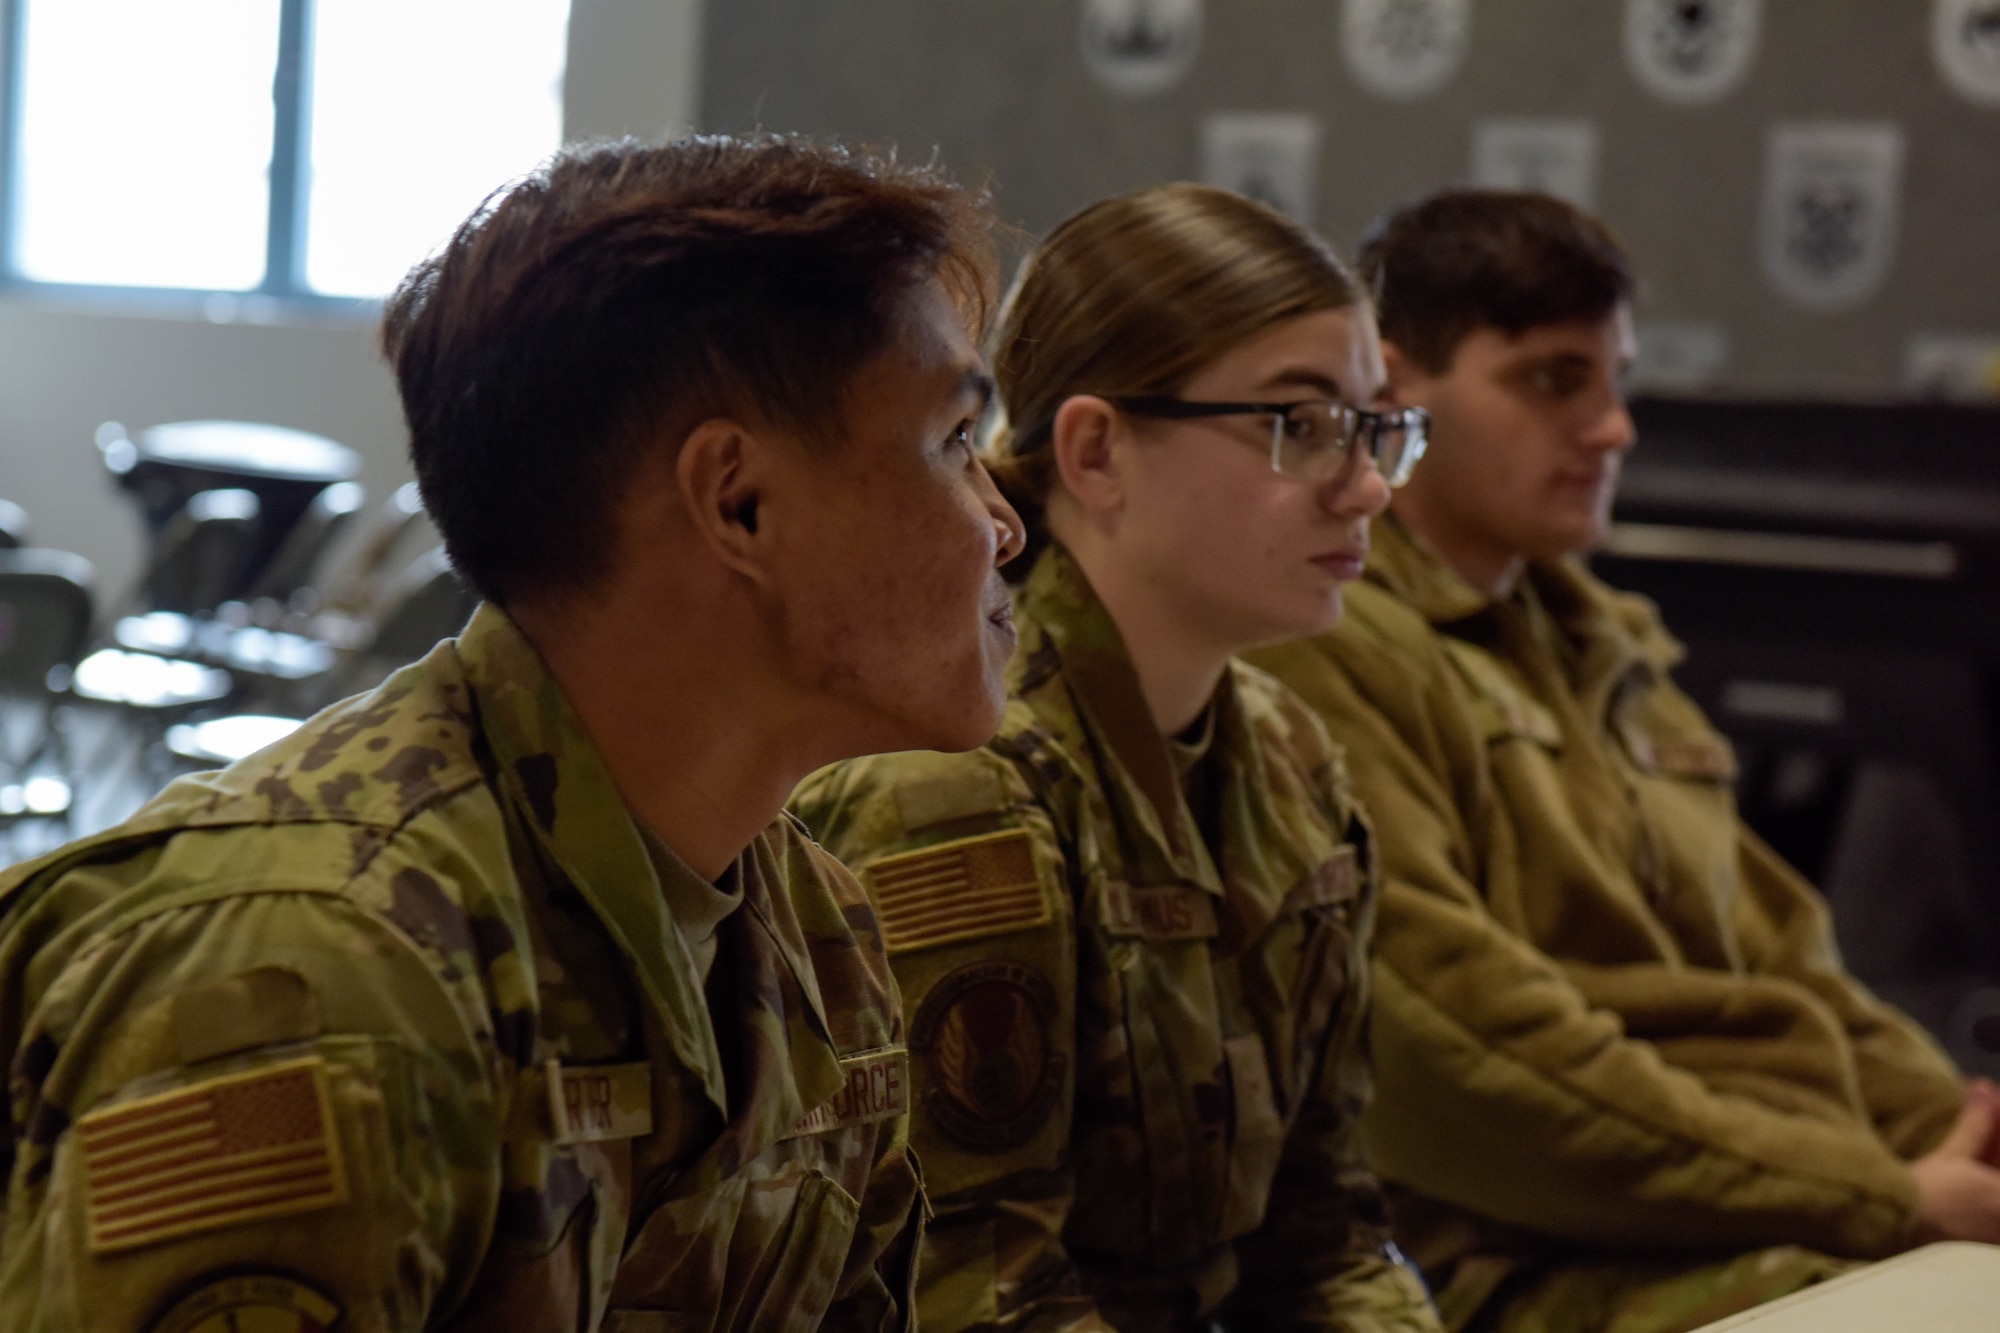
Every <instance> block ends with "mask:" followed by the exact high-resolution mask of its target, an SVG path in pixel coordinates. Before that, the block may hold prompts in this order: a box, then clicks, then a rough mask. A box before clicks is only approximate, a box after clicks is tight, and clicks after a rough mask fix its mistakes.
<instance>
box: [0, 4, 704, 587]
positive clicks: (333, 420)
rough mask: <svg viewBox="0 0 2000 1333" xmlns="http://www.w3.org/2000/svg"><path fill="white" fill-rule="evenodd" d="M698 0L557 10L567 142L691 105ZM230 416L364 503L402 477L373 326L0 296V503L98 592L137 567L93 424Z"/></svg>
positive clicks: (652, 129)
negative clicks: (281, 436) (357, 464)
mask: <svg viewBox="0 0 2000 1333" xmlns="http://www.w3.org/2000/svg"><path fill="white" fill-rule="evenodd" d="M701 18H702V0H572V11H571V19H570V52H569V73H568V77H567V79H566V82H565V90H564V105H563V112H564V130H565V134H566V136H567V137H569V138H572V139H576V138H590V137H596V136H601V135H614V134H626V133H630V134H637V135H641V136H645V137H655V136H658V135H661V134H663V133H665V132H667V131H669V130H670V129H674V128H679V127H685V126H686V125H688V124H689V123H691V122H692V120H693V118H694V109H695V107H696V106H697V104H698V96H699V89H698V83H697V80H698V77H699V73H700V53H701ZM201 417H233V418H242V419H247V420H253V421H269V422H275V423H277V424H279V425H285V426H292V427H296V428H298V429H300V430H309V431H313V432H316V433H318V434H322V435H327V436H330V437H332V438H333V439H336V440H339V441H341V442H342V443H344V444H348V445H351V446H353V447H354V448H355V449H357V450H358V451H360V453H361V456H362V460H363V461H362V474H361V480H362V482H363V484H364V485H366V486H367V488H368V492H369V496H370V500H371V503H373V502H375V501H377V500H379V499H380V498H382V497H384V496H386V495H387V494H388V493H389V492H390V491H391V490H392V489H394V488H395V487H396V486H397V485H399V484H401V483H402V482H404V481H406V480H408V479H409V464H408V462H407V461H406V459H405V457H404V436H403V423H402V416H401V413H400V410H399V409H398V407H397V404H396V395H395V386H394V384H393V383H392V381H391V380H390V377H389V374H388V370H387V368H386V367H385V366H384V365H383V364H382V361H381V358H380V357H379V355H378V354H377V352H376V350H375V330H374V325H373V321H372V319H370V318H367V317H365V316H355V317H351V318H347V319H331V318H327V317H318V318H314V319H310V320H303V321H281V322H279V323H275V324H267V325H257V324H245V323H233V324H215V323H210V322H209V321H207V320H205V319H202V318H198V317H197V318H165V317H160V316H157V315H148V314H140V313H132V312H124V311H116V310H106V309H102V308H88V307H82V306H78V305H76V304H74V303H72V304H70V305H68V306H66V307H65V306H63V305H52V304H50V303H49V302H47V301H38V300H36V299H34V298H32V297H28V296H20V295H13V296H9V297H6V298H5V299H0V497H4V498H6V499H9V500H12V501H14V502H15V503H16V504H19V505H22V506H23V507H25V508H26V509H27V511H28V514H29V517H30V520H31V522H32V524H33V533H32V536H33V540H34V541H35V542H36V543H37V544H39V545H44V546H57V547H63V548H66V549H69V550H73V551H79V552H81V553H82V554H84V555H85V556H87V557H89V558H90V560H91V561H92V562H93V563H94V564H96V566H97V570H98V582H99V588H100V591H102V592H104V593H107V594H108V593H115V592H117V591H120V590H122V589H123V588H124V586H125V585H126V583H127V582H128V581H129V580H130V579H131V578H132V577H133V574H134V572H135V571H136V568H137V561H138V557H139V552H140V531H139V522H138V516H137V511H136V509H135V508H134V507H133V506H132V505H131V504H130V502H129V501H127V500H126V499H124V498H123V497H122V496H121V495H120V494H119V493H118V492H116V491H115V490H114V489H113V488H112V484H111V481H110V478H109V477H108V476H107V475H106V473H105V471H104V468H103V464H102V463H101V462H100V461H99V457H98V452H97V449H96V447H95V445H94V444H93V443H92V440H93V437H94V434H95V432H96V430H97V427H98V424H99V423H100V422H104V421H122V422H124V423H125V424H126V426H128V427H130V428H132V429H135V430H136V429H138V428H140V427H143V426H149V425H152V424H154V423H156V422H161V421H181V420H189V419H194V418H201Z"/></svg>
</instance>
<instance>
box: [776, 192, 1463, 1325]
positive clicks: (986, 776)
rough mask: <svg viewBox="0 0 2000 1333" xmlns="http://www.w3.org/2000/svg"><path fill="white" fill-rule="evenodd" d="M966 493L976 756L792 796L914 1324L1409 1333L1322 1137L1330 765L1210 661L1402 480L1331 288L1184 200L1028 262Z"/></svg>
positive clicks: (1336, 961) (1388, 1267)
mask: <svg viewBox="0 0 2000 1333" xmlns="http://www.w3.org/2000/svg"><path fill="white" fill-rule="evenodd" d="M1000 323H1001V327H1000V328H999V330H998V333H997V335H996V345H995V349H994V354H993V362H994V369H995V374H996V378H997V380H998V386H999V395H1000V399H1001V403H1002V405H1003V407H1004V408H1005V412H1006V417H1007V420H1008V421H1009V422H1010V423H1011V429H1009V430H1006V431H1003V432H1002V434H1001V436H1000V438H999V439H998V440H997V441H996V442H995V443H994V446H993V448H992V450H991V451H990V453H991V466H992V467H993V470H994V473H995V477H996V479H997V480H999V481H1000V482H1001V485H1002V488H1003V490H1005V491H1007V492H1008V497H1009V499H1011V500H1012V501H1013V503H1014V505H1015V507H1016V508H1017V509H1018V510H1020V512H1021V514H1022V516H1023V518H1024V519H1026V520H1027V522H1028V526H1029V532H1030V549H1029V553H1028V554H1027V555H1026V556H1025V557H1024V558H1023V559H1021V560H1018V561H1016V562H1015V563H1014V565H1012V566H1010V569H1009V572H1010V574H1012V575H1014V576H1015V577H1017V578H1018V580H1019V581H1020V587H1019V591H1018V594H1017V599H1016V615H1017V617H1018V619H1019V622H1020V630H1019V632H1020V639H1019V643H1018V645H1017V647H1016V651H1015V655H1014V658H1013V661H1012V664H1011V666H1010V677H1009V688H1010V695H1011V703H1010V705H1009V708H1008V712H1007V715H1006V719H1005V721H1004V722H1003V724H1002V728H1001V731H1000V734H999V736H998V737H996V738H995V739H994V740H993V741H992V742H991V743H989V744H988V745H987V746H985V747H984V748H983V749H981V750H977V751H974V752H972V753H970V754H955V755H947V754H935V753H906V754H899V755H888V756H880V757H877V758H873V759H865V760H859V761H855V762H851V763H847V764H842V765H838V766H835V767H834V768H831V769H827V770H824V771H822V772H821V773H819V774H816V775H814V777H813V778H811V779H809V780H808V781H807V783H806V784H805V785H804V786H803V787H801V788H800V790H799V793H798V794H797V796H796V797H795V799H794V809H795V811H796V812H797V813H798V814H799V815H800V816H801V817H802V818H803V819H804V820H805V822H806V824H807V825H808V827H810V828H811V829H812V830H813V832H814V833H815V834H816V835H818V836H819V837H820V839H821V840H822V841H823V842H824V843H825V844H826V845H827V846H828V847H829V848H831V849H832V850H833V851H834V852H835V853H836V854H837V855H840V856H841V857H843V858H844V859H845V860H846V861H847V862H848V863H849V864H850V865H851V866H853V867H854V868H855V869H856V870H857V871H859V872H861V874H862V877H863V879H864V881H865V882H866V883H867V885H868V888H869V892H870V896H871V898H872V899H873V901H874V903H875V905H876V909H877V913H878V916H879V919H880V923H881V930H882V934H883V940H884V943H885V945H886V946H887V949H888V951H889V955H890V961H891V963H892V965H893V967H894V969H895V972H896V976H897V980H898V982H899V983H900V985H901V987H902V990H903V995H904V1000H905V1004H906V1006H907V1008H908V1012H909V1014H910V1042H909V1045H910V1058H909V1065H908V1079H907V1082H906V1083H904V1084H903V1085H902V1086H901V1087H898V1088H895V1089H888V1088H881V1089H877V1088H874V1087H872V1086H870V1087H867V1088H861V1087H850V1088H849V1091H848V1094H847V1095H848V1096H849V1097H850V1098H852V1099H855V1100H856V1101H857V1102H859V1101H861V1100H863V1099H872V1100H869V1104H870V1105H875V1104H877V1103H879V1104H880V1105H881V1106H882V1107H883V1108H885V1110H884V1113H885V1114H886V1113H888V1110H890V1109H894V1108H896V1107H900V1106H903V1105H907V1106H908V1107H909V1109H910V1114H911V1138H912V1142H913V1144H914V1145H915V1147H916V1149H917V1152H918V1155H919V1157H920V1159H921V1160H922V1161H923V1163H924V1168H925V1174H926V1178H927V1187H928V1191H929V1194H930V1197H931V1200H932V1202H933V1205H934V1207H935V1208H936V1210H937V1216H936V1221H935V1223H934V1224H933V1227H932V1229H931V1232H930V1234H929V1236H928V1237H927V1239H926V1243H925V1260H924V1263H923V1265H922V1269H921V1272H920V1274H919V1306H920V1313H921V1319H922V1322H923V1325H924V1327H925V1328H926V1329H947V1330H949V1329H967V1328H974V1327H981V1328H983V1327H986V1326H991V1325H1002V1326H1007V1327H1029V1326H1032V1327H1034V1328H1035V1329H1037V1330H1042V1329H1057V1328H1071V1327H1075V1328H1107V1327H1108V1328H1117V1329H1128V1330H1140V1329H1146V1330H1152V1329H1161V1330H1165V1329H1183V1328H1193V1327H1196V1326H1208V1325H1211V1324H1219V1325H1220V1326H1221V1327H1225V1328H1262V1327H1278V1326H1283V1327H1295V1328H1317V1329H1334V1328H1339V1329H1350V1330H1365V1331H1366V1333H1377V1331H1380V1333H1391V1331H1394V1333H1404V1331H1405V1330H1410V1331H1415V1330H1426V1331H1428V1330H1434V1329H1436V1328H1437V1324H1436V1320H1435V1316H1434V1315H1433V1313H1432V1311H1431V1308H1430V1305H1429V1303H1428V1301H1427V1299H1426V1298H1425V1295H1424V1292H1423V1289H1422V1287H1421V1285H1420V1284H1419V1282H1418V1281H1417V1279H1416V1278H1415V1276H1414V1275H1413V1274H1412V1273H1411V1272H1410V1271H1409V1270H1408V1269H1407V1268H1406V1267H1405V1266H1403V1265H1402V1264H1401V1263H1400V1262H1399V1258H1400V1257H1399V1256H1398V1255H1397V1254H1396V1253H1395V1250H1394V1248H1393V1246H1391V1245H1390V1243H1389V1241H1388V1231H1387V1219H1386V1216H1385V1210H1384V1206H1383V1203H1382V1198H1381V1194H1380V1192H1379V1189H1378V1187H1377V1185H1376V1182H1375V1180H1374V1178H1373V1177H1372V1176H1371V1175H1370V1173H1369V1171H1368V1169H1367V1167H1366V1166H1365V1164H1364V1163H1363V1162H1362V1161H1361V1158H1360V1156H1359V1152H1358V1149H1357V1146H1356V1142H1355V1134H1354V1126H1355V1120H1356V1117H1357V1115H1358V1113H1359V1111H1360V1110H1361V1107H1362V1105H1363V1104H1364V1103H1365V1101H1366V1099H1367V1096H1368V1089H1369V1071H1368V1068H1367V1060H1366V1048H1365V1043H1364V1035H1363V1034H1364V1031H1365V1019H1366V998H1367V972H1366V966H1367V964H1366V955H1367V942H1368V937H1369V933H1370V930H1371V926H1372V921H1373V912H1374V890H1373V885H1372V879H1371V874H1370V861H1369V854H1368V842H1367V834H1366V830H1365V828H1364V827H1363V826H1362V825H1361V823H1360V822H1359V821H1358V819H1357V818H1356V816H1355V813H1354V810H1353V808H1352V806H1351V804H1350V803H1349V800H1348V796H1347V792H1346V787H1345V779H1344V776H1343V770H1342V767H1341V762H1340V758H1339V755H1338V752H1337V751H1336V750H1335V749H1334V747H1333V746H1332V744H1331V743H1330V742H1329V740H1328V738H1327V736H1326V733H1325V732H1324V730H1323V729H1322V728H1321V726H1320V724H1319V723H1318V722H1317V721H1315V720H1314V719H1313V718H1312V716H1311V715H1310V714H1309V713H1308V712H1307V711H1306V710H1305V708H1304V707H1303V706H1302V705H1300V704H1299V703H1298V702H1297V701H1296V700H1295V699H1294V698H1293V697H1292V696H1291V695H1289V694H1288V693H1286V692H1285V691H1284V689H1283V688H1282V687H1280V686H1279V685H1277V684H1276V683H1275V682H1274V681H1273V680H1271V679H1270V678H1269V677H1267V676H1265V675H1263V674H1262V673H1261V672H1258V671H1256V670H1255V669H1253V668H1250V667H1247V666H1244V665H1242V664H1240V663H1238V662H1236V661H1235V660H1234V658H1233V656H1232V655H1233V654H1235V653H1236V652H1238V651H1239V650H1241V649H1244V648H1247V647H1250V646H1252V645H1254V644H1259V643H1265V642H1270V641H1274V640H1280V639H1285V638H1290V637H1294V636H1298V635H1305V634H1312V633H1316V632H1318V631H1320V630H1323V629H1326V628H1328V627H1329V626H1330V625H1332V623H1333V622H1334V620H1335V619H1336V618H1337V617H1338V616H1339V614H1340V608H1341V600H1340V599H1341V586H1342V585H1343V584H1344V583H1346V582H1348V581H1349V580H1351V579H1353V578H1355V577H1356V576H1358V575H1359V574H1360V573H1361V568H1362V557H1363V555H1364V553H1365V552H1366V550H1367V542H1368V520H1369V518H1370V517H1371V516H1373V515H1374V514H1377V513H1379V512H1380V511H1381V510H1382V508H1383V506H1384V505H1385V504H1386V503H1387V502H1388V498H1389V488H1390V486H1392V485H1394V484H1396V483H1397V482H1399V481H1401V480H1402V479H1403V478H1404V477H1406V476H1407V475H1408V472H1409V469H1410V468H1411V467H1412V466H1413V465H1414V464H1415V463H1416V460H1417V458H1418V456H1419V455H1420V454H1421V452H1422V448H1423V431H1424V424H1425V422H1424V418H1423V416H1422V414H1421V413H1416V412H1383V411H1376V410H1372V408H1371V404H1374V403H1375V402H1376V401H1377V398H1378V395H1379V394H1380V392H1381V388H1382V381H1383V370H1382V357H1381V351H1380V348H1379V345H1378V342H1377V338H1376V332H1375V324H1374V319H1373V316H1372V315H1371V313H1370V311H1369V308H1368V305H1367V303H1366V301H1365V300H1364V299H1363V297H1362V296H1361V294H1360V292H1359V291H1358V289H1357V288H1356V286H1355V284H1354V282H1353V280H1352V278H1350V276H1349V275H1348V273H1347V271H1346V270H1345V269H1344V268H1343V267H1342V266H1341V264H1340V262H1339V261H1338V260H1337V259H1336V258H1335V257H1334V255H1333V254H1332V253H1331V252H1330V251H1329V250H1328V249H1327V248H1326V247H1325V246H1324V245H1323V244H1322V243H1321V242H1320V241H1318V240H1317V239H1315V238H1314V237H1313V236H1312V235H1311V234H1309V233H1308V232H1306V231H1305V230H1303V229H1302V228H1300V227H1298V226H1296V225H1294V224H1293V223H1291V222H1289V221H1287V220H1286V219H1284V218H1283V217H1281V216H1280V215H1278V214H1277V213H1274V212H1272V211H1271V210H1269V209H1267V208H1265V207H1263V206H1262V205H1260V204H1256V203H1253V202H1251V201H1249V200H1247V199H1244V198H1242V197H1240V196H1237V195H1233V194H1230V193H1227V192H1225V191H1221V190H1215V189H1210V188H1207V187H1202V186H1194V185H1174V186H1166V187H1161V188H1157V189H1150V190H1143V191H1139V192H1137V193H1134V194H1128V195H1124V196H1121V197H1118V198H1115V199H1110V200H1107V201H1105V202H1102V203H1099V204H1096V205H1093V206H1092V207H1090V208H1087V209H1085V210H1084V211H1083V212H1081V213H1079V214H1077V215H1076V216H1074V217H1072V218H1070V219H1069V220H1068V221H1067V222H1065V223H1063V224H1062V225H1061V226H1060V227H1058V228H1057V229H1056V230H1055V232H1054V233H1053V234H1052V235H1050V236H1049V238H1048V239H1047V240H1046V241H1045V242H1043V244H1042V245H1041V246H1040V247H1039V248H1038V249H1037V250H1036V251H1035V253H1034V254H1033V255H1032V256H1030V258H1029V260H1028V262H1027V264H1026V265H1025V267H1024V268H1023V270H1022V274H1021V277H1020V278H1019V279H1018V281H1017V283H1016V286H1015V289H1014V291H1013V292H1012V294H1011V295H1010V296H1009V298H1008V304H1007V307H1006V309H1005V310H1004V311H1003V313H1002V316H1001V321H1000Z"/></svg>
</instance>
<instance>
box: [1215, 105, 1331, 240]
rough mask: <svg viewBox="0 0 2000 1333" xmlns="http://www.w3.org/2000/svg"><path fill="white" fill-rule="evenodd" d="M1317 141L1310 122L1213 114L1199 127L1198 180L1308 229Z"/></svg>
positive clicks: (1314, 119)
mask: <svg viewBox="0 0 2000 1333" xmlns="http://www.w3.org/2000/svg"><path fill="white" fill-rule="evenodd" d="M1319 138H1320V131H1319V120H1318V118H1317V117H1315V116H1309V115H1303V114H1295V115H1286V114H1278V115H1263V114H1257V113H1245V112H1218V113H1217V114H1215V115H1212V116H1210V117H1208V119H1206V120H1204V121H1203V122H1202V126H1201V178H1202V180H1203V181H1205V182H1206V183H1208V184H1210V185H1220V186H1221V187H1222V188H1223V189H1225V190H1234V191H1236V192H1237V193H1238V194H1246V195H1249V196H1250V197H1251V198H1252V199H1255V200H1257V201H1258V202H1259V203H1265V204H1269V205H1270V206H1271V207H1273V208H1275V209H1277V210H1278V211H1279V212H1280V213H1283V214H1284V215H1285V216H1287V217H1289V218H1292V219H1293V220H1295V221H1297V222H1301V223H1304V224H1305V225H1306V226H1308V227H1309V226H1311V225H1312V212H1313V194H1314V187H1315V182H1316V181H1317V179H1318V175H1319V172H1318V166H1319Z"/></svg>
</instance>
